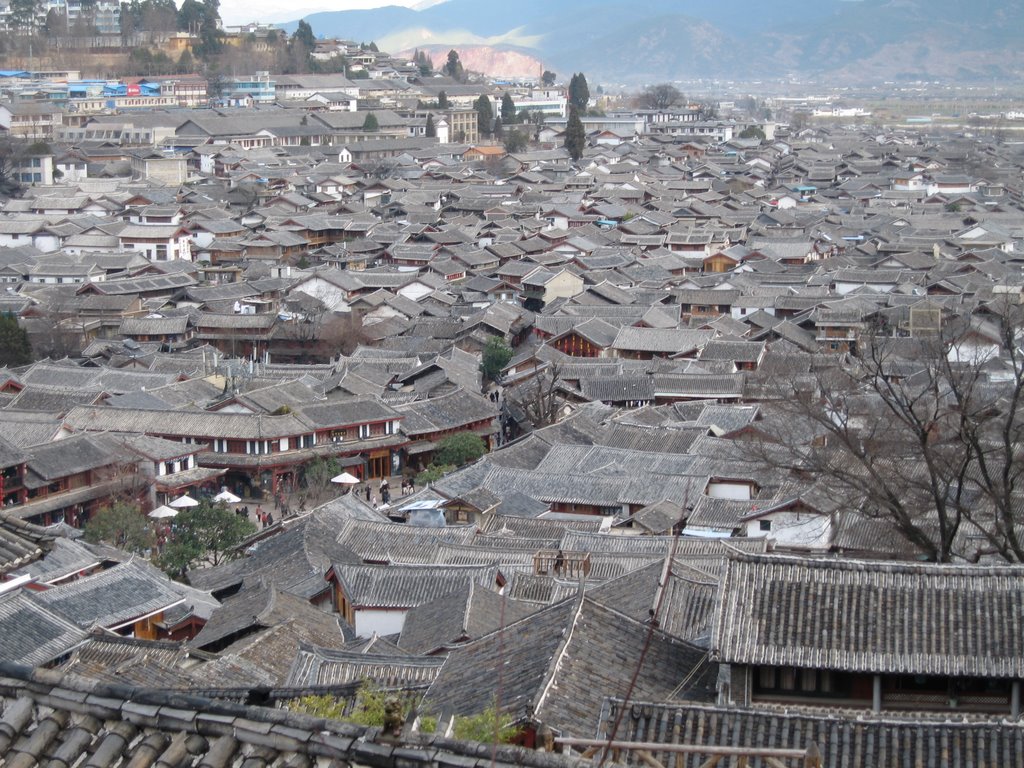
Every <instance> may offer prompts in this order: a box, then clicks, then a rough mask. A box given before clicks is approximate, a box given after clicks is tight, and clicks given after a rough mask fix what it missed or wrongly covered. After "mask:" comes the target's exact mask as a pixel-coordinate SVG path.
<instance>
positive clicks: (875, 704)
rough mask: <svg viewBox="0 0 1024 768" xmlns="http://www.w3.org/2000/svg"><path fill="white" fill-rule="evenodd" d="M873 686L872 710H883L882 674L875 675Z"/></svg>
mask: <svg viewBox="0 0 1024 768" xmlns="http://www.w3.org/2000/svg"><path fill="white" fill-rule="evenodd" d="M871 682H872V686H871V710H872V711H873V712H881V711H882V676H881V675H875V676H874V678H872V681H871Z"/></svg>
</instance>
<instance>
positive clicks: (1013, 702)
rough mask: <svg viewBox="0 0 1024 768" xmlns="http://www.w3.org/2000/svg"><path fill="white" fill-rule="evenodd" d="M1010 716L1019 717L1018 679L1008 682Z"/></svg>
mask: <svg viewBox="0 0 1024 768" xmlns="http://www.w3.org/2000/svg"><path fill="white" fill-rule="evenodd" d="M1010 716H1011V717H1020V680H1014V681H1013V682H1012V683H1011V684H1010Z"/></svg>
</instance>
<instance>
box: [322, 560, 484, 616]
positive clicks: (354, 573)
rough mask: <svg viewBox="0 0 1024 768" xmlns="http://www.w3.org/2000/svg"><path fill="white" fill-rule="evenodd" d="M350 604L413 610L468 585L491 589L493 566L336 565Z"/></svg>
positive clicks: (336, 573) (336, 571)
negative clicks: (470, 582) (466, 583)
mask: <svg viewBox="0 0 1024 768" xmlns="http://www.w3.org/2000/svg"><path fill="white" fill-rule="evenodd" d="M332 570H333V571H334V573H335V575H336V576H337V579H338V581H339V582H340V584H341V585H342V587H343V588H344V590H345V594H346V596H347V597H348V600H349V602H350V603H351V604H352V605H353V606H354V607H355V608H357V609H359V608H381V609H384V608H392V609H394V608H398V609H401V608H413V607H415V606H417V605H420V604H421V603H425V602H427V601H428V600H433V599H434V598H436V597H438V596H439V595H443V594H446V593H447V592H451V591H452V590H453V589H455V588H456V587H458V586H460V585H462V584H463V583H465V582H467V581H470V580H472V581H474V582H476V583H477V584H480V585H481V586H486V587H490V586H493V585H494V584H495V583H496V582H497V578H498V568H497V566H493V565H484V566H478V565H470V566H460V565H335V566H334V567H333V569H332Z"/></svg>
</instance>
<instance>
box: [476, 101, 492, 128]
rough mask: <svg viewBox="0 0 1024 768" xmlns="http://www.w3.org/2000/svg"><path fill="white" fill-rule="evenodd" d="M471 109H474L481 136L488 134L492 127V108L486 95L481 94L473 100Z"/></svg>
mask: <svg viewBox="0 0 1024 768" xmlns="http://www.w3.org/2000/svg"><path fill="white" fill-rule="evenodd" d="M473 109H475V110H476V124H477V128H479V130H480V135H481V136H490V135H491V131H492V130H493V128H494V108H493V107H492V106H491V100H490V98H488V97H487V96H481V97H480V98H479V99H477V100H476V101H475V102H473Z"/></svg>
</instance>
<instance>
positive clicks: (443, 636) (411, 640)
mask: <svg viewBox="0 0 1024 768" xmlns="http://www.w3.org/2000/svg"><path fill="white" fill-rule="evenodd" d="M534 610H536V606H534V605H530V604H524V603H521V602H519V601H518V600H511V599H508V598H507V597H503V596H502V595H499V594H498V593H497V592H494V591H493V590H490V589H487V588H486V587H481V586H478V585H477V584H475V583H473V582H471V581H467V582H466V583H465V584H464V585H463V586H461V587H459V588H458V589H456V590H455V591H453V592H449V593H448V594H446V595H442V596H440V597H438V598H436V599H434V600H431V601H429V602H426V603H422V604H420V605H418V606H416V607H415V608H413V609H412V610H411V611H409V613H408V615H407V616H406V618H405V623H404V624H403V625H402V634H401V637H400V638H399V640H398V643H399V645H400V646H401V647H402V648H404V649H406V650H408V651H410V652H412V653H434V652H436V651H438V650H440V649H447V648H450V647H451V646H453V645H455V644H457V643H464V642H466V641H468V640H474V639H476V638H478V637H482V636H483V635H486V634H489V633H490V632H493V631H494V630H496V629H498V628H499V627H501V626H502V624H503V623H504V625H505V626H507V625H509V624H513V623H515V622H516V621H518V620H519V619H521V618H524V617H526V616H527V615H529V614H530V613H532V612H533V611H534Z"/></svg>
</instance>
